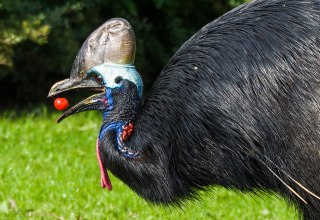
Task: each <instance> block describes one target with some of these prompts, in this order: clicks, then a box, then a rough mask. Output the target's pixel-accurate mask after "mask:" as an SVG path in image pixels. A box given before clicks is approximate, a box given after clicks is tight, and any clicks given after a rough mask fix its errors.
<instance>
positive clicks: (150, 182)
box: [99, 123, 176, 203]
mask: <svg viewBox="0 0 320 220" xmlns="http://www.w3.org/2000/svg"><path fill="white" fill-rule="evenodd" d="M129 126H130V123H129V124H128V125H127V127H128V129H131V128H130V127H129ZM125 128H126V126H124V127H123V124H122V123H119V124H118V123H112V124H109V125H106V126H103V127H102V129H101V132H100V135H99V139H100V149H99V150H100V153H99V154H100V155H101V156H100V157H101V160H102V164H104V169H107V170H110V171H111V172H112V173H113V174H114V175H115V176H117V177H118V178H119V179H121V180H122V181H123V182H124V183H126V184H127V185H128V186H129V187H130V188H131V189H133V190H134V191H136V192H137V193H138V194H139V195H140V196H142V197H144V198H145V199H147V200H149V201H152V202H155V203H170V202H172V201H173V200H174V199H175V197H176V196H175V193H174V191H175V187H174V186H173V185H174V183H173V181H172V179H174V178H172V177H171V174H170V172H169V168H168V166H166V164H167V162H168V161H169V158H168V157H167V154H166V153H165V152H159V149H155V148H152V147H146V145H148V143H147V142H143V141H142V140H145V141H146V140H147V137H144V138H143V137H139V133H140V132H138V131H136V130H135V129H133V131H132V133H131V136H130V137H129V136H128V139H126V140H125V138H122V136H123V135H124V130H125ZM128 132H129V130H128ZM129 133H130V132H129Z"/></svg>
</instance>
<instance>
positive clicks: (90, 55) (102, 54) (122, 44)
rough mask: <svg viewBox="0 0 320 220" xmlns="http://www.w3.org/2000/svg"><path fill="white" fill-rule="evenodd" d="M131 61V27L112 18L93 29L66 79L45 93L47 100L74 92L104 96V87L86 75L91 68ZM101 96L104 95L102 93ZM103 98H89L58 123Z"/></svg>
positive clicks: (94, 105)
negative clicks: (81, 91)
mask: <svg viewBox="0 0 320 220" xmlns="http://www.w3.org/2000/svg"><path fill="white" fill-rule="evenodd" d="M134 57H135V36H134V32H133V30H132V27H131V25H130V24H129V22H127V21H126V20H124V19H121V18H114V19H111V20H109V21H107V22H105V23H104V24H103V25H101V26H100V27H99V28H98V29H96V30H95V31H94V32H93V33H92V34H91V35H90V36H89V37H88V38H87V39H86V41H85V42H84V43H83V45H82V47H81V49H80V50H79V52H78V54H77V56H76V58H75V61H74V62H73V66H72V69H71V73H70V78H69V79H65V80H62V81H60V82H57V83H56V84H54V85H53V86H52V88H51V89H50V91H49V94H48V97H56V96H57V95H59V94H61V93H63V92H65V91H69V90H74V89H83V88H87V89H91V90H95V91H99V92H104V91H105V87H104V86H103V85H101V82H99V80H97V79H95V78H94V77H90V76H88V75H87V73H88V72H90V70H91V69H92V68H94V67H95V66H99V65H101V64H104V63H112V64H133V62H134ZM103 94H104V93H103ZM103 100H104V99H103V95H102V94H101V93H100V94H98V95H94V96H91V97H89V98H87V99H85V100H83V101H81V102H80V103H78V104H76V105H75V106H73V107H71V108H70V109H69V110H68V111H66V112H65V113H64V114H63V115H62V116H61V117H60V118H59V119H58V122H60V121H61V120H62V119H64V118H66V117H67V116H69V115H71V114H74V113H78V112H81V111H86V110H94V109H98V108H99V104H100V106H101V104H103Z"/></svg>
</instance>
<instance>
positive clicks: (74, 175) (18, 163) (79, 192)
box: [0, 108, 297, 220]
mask: <svg viewBox="0 0 320 220" xmlns="http://www.w3.org/2000/svg"><path fill="white" fill-rule="evenodd" d="M57 117H58V114H56V113H47V111H46V109H45V108H39V109H36V110H34V112H31V113H26V114H24V115H23V116H19V117H15V116H14V114H13V113H11V112H6V113H2V115H0V219H180V220H182V219H228V220H229V219H248V220H251V219H270V220H271V219H272V220H276V219H297V214H296V212H295V210H294V208H292V207H289V206H287V205H286V203H285V202H284V201H283V200H281V199H279V198H277V197H276V196H269V195H261V197H258V196H254V195H241V194H238V193H236V192H230V191H227V190H225V189H223V188H213V189H212V191H211V192H210V193H207V195H204V196H202V199H201V201H196V202H193V203H188V204H186V205H185V206H184V207H183V209H180V208H163V207H159V206H152V205H150V204H148V203H146V202H145V201H144V200H142V199H141V198H139V197H138V196H137V195H136V194H135V193H134V192H132V191H131V190H130V189H129V188H128V187H126V185H125V184H123V183H122V182H121V181H119V180H118V179H116V178H115V177H112V176H111V180H112V183H113V188H114V189H113V190H112V191H111V192H109V191H107V190H103V189H102V188H101V187H100V172H99V167H98V163H97V160H96V155H95V141H96V137H97V134H98V130H99V126H100V122H101V119H100V117H99V114H95V113H93V112H90V113H82V114H78V115H76V116H72V117H70V118H68V119H66V120H65V121H63V122H62V123H60V124H56V123H55V119H56V118H57Z"/></svg>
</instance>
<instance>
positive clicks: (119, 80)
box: [114, 76, 123, 84]
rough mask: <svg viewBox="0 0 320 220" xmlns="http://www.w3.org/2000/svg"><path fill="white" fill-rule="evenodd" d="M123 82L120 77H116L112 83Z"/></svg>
mask: <svg viewBox="0 0 320 220" xmlns="http://www.w3.org/2000/svg"><path fill="white" fill-rule="evenodd" d="M122 81H123V78H122V77H121V76H118V77H117V78H115V79H114V82H115V83H117V84H119V83H121V82H122Z"/></svg>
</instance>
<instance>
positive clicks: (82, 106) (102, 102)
mask: <svg viewBox="0 0 320 220" xmlns="http://www.w3.org/2000/svg"><path fill="white" fill-rule="evenodd" d="M106 105H107V101H106V99H105V93H99V94H96V95H92V96H90V97H89V98H86V99H84V100H82V101H81V102H79V103H78V104H76V105H74V106H72V107H71V108H70V109H68V110H67V111H66V112H65V113H63V114H62V115H61V116H60V117H59V118H58V119H57V123H59V122H61V121H62V120H63V119H65V118H66V117H68V116H70V115H72V114H75V113H79V112H83V111H89V110H102V109H100V108H101V107H102V106H106Z"/></svg>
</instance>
